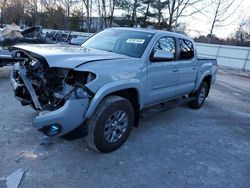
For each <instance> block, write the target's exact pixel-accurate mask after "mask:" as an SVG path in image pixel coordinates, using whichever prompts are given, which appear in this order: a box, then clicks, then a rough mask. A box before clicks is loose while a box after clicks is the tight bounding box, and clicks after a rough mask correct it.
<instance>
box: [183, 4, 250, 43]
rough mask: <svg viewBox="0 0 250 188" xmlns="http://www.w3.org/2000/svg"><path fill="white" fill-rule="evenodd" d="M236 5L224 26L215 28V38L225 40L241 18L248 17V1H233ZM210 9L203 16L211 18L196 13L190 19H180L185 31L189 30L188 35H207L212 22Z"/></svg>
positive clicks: (249, 15) (249, 13) (249, 14)
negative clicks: (237, 6) (184, 25)
mask: <svg viewBox="0 0 250 188" xmlns="http://www.w3.org/2000/svg"><path fill="white" fill-rule="evenodd" d="M236 4H240V6H239V8H238V9H237V10H236V12H235V13H234V14H233V15H232V16H231V17H230V18H229V19H228V20H227V21H225V22H224V23H223V24H225V26H224V27H218V28H215V30H214V34H215V35H216V36H218V37H220V38H227V37H228V36H229V35H230V34H232V33H234V32H235V30H236V28H237V26H238V24H239V23H240V22H241V20H242V19H243V18H247V17H250V0H235V5H236ZM232 8H234V7H232ZM210 9H211V10H209V12H208V13H206V14H205V15H210V16H211V17H209V16H207V17H206V16H205V15H203V14H199V13H198V14H195V15H193V16H191V17H188V18H184V19H182V21H185V23H186V24H187V29H189V30H190V31H189V34H190V35H191V36H196V35H199V34H202V35H207V34H209V29H210V27H211V21H212V7H210Z"/></svg>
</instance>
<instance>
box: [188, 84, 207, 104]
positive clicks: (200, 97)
mask: <svg viewBox="0 0 250 188" xmlns="http://www.w3.org/2000/svg"><path fill="white" fill-rule="evenodd" d="M207 92H208V85H207V83H206V82H202V83H201V85H200V87H199V89H198V90H197V91H196V92H194V93H193V94H191V97H194V98H195V99H194V100H193V101H191V102H189V103H188V106H189V107H190V108H193V109H199V108H201V107H202V105H203V104H204V102H205V100H206V97H207Z"/></svg>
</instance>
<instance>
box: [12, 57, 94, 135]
mask: <svg viewBox="0 0 250 188" xmlns="http://www.w3.org/2000/svg"><path fill="white" fill-rule="evenodd" d="M93 79H95V75H94V74H93V73H90V72H79V71H78V72H77V71H74V70H66V69H59V68H58V69H55V68H53V69H51V68H49V67H47V66H46V64H43V63H42V62H40V61H38V60H37V59H33V58H32V59H24V60H23V62H18V63H16V64H15V65H14V66H13V71H12V74H11V83H12V87H13V90H14V94H15V96H16V98H17V99H18V100H19V101H20V102H21V104H22V105H31V106H32V107H33V108H34V109H35V110H36V111H38V112H39V113H38V116H37V117H35V119H34V121H33V126H34V127H35V128H37V129H39V130H40V131H41V132H43V133H44V134H45V135H47V136H48V137H50V138H52V137H53V138H55V137H58V136H63V135H65V134H67V133H69V132H71V131H72V130H74V129H76V128H78V127H79V126H81V125H82V124H83V122H84V121H85V113H86V111H87V109H88V107H89V102H90V100H91V99H92V97H93V93H91V91H90V90H88V88H86V86H85V85H86V83H88V82H91V81H92V80H93Z"/></svg>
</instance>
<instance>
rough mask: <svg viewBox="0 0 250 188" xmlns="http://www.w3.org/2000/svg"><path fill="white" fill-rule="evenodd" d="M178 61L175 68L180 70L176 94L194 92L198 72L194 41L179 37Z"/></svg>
mask: <svg viewBox="0 0 250 188" xmlns="http://www.w3.org/2000/svg"><path fill="white" fill-rule="evenodd" d="M177 49H178V52H179V53H178V57H177V59H178V61H177V64H176V65H175V67H174V68H175V69H177V70H178V72H179V79H178V86H177V89H176V96H181V95H184V94H188V93H190V92H192V90H193V89H194V88H195V82H196V78H197V74H198V65H197V60H196V58H195V50H194V45H193V42H192V41H190V40H187V39H182V38H179V39H178V42H177Z"/></svg>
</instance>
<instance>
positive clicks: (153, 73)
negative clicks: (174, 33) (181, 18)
mask: <svg viewBox="0 0 250 188" xmlns="http://www.w3.org/2000/svg"><path fill="white" fill-rule="evenodd" d="M156 51H158V52H160V53H159V54H161V55H162V58H159V57H158V59H157V57H156V59H154V57H153V56H154V53H155V52H156ZM164 53H166V58H165V59H164V55H165V54H164ZM169 54H172V55H173V58H170V57H169ZM150 56H151V57H150V58H149V59H150V62H149V64H148V82H147V94H146V105H148V104H153V103H156V102H159V101H163V100H167V99H170V98H173V97H175V95H176V86H177V83H178V72H177V71H176V69H174V64H176V42H175V38H173V37H169V36H162V37H160V38H159V39H158V40H157V42H156V43H155V45H154V48H153V50H152V52H151V55H150Z"/></svg>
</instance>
